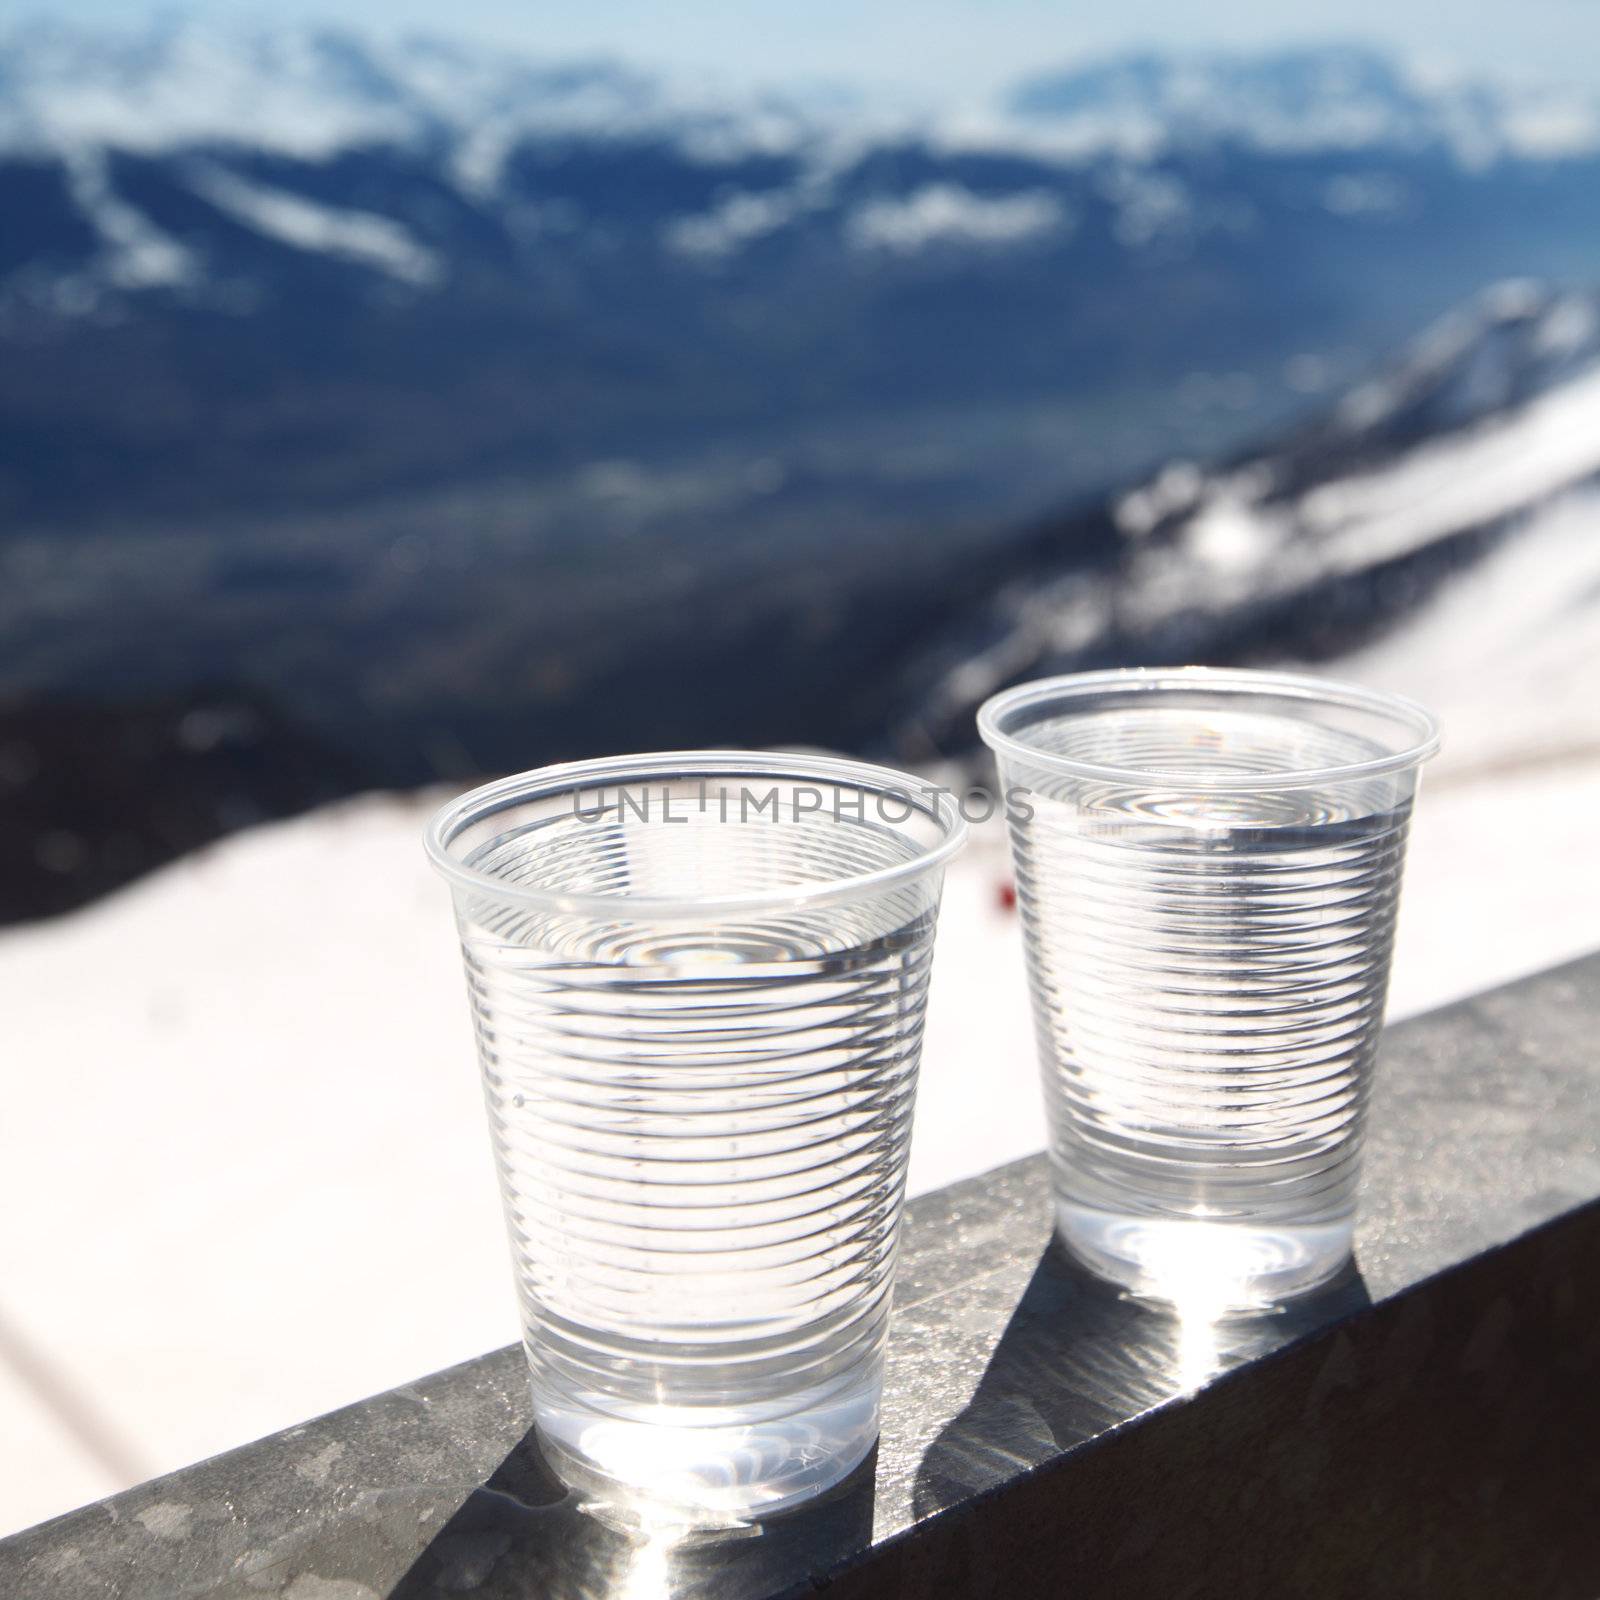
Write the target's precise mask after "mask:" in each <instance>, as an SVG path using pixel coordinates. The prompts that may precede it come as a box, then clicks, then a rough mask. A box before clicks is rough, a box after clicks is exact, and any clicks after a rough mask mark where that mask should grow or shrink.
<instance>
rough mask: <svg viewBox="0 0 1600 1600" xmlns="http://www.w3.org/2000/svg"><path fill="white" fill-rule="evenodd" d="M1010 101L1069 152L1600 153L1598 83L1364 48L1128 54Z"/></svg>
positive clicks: (1487, 158) (1480, 157)
mask: <svg viewBox="0 0 1600 1600" xmlns="http://www.w3.org/2000/svg"><path fill="white" fill-rule="evenodd" d="M1007 108H1008V110H1009V111H1010V112H1011V113H1012V114H1013V116H1015V117H1017V118H1018V119H1021V120H1023V121H1026V122H1031V123H1034V124H1036V125H1040V126H1045V127H1049V128H1050V129H1052V130H1053V131H1054V133H1055V135H1056V137H1057V140H1058V142H1059V145H1060V147H1061V148H1063V149H1069V150H1072V149H1076V150H1084V151H1092V150H1107V149H1115V150H1120V151H1122V152H1124V153H1126V154H1129V155H1144V156H1149V155H1152V154H1155V153H1156V152H1159V151H1161V150H1163V149H1171V148H1175V147H1183V146H1194V145H1199V144H1210V145H1219V144H1241V145H1248V146H1252V147H1254V148H1256V149H1259V150H1273V151H1281V152H1293V151H1299V152H1307V151H1318V150H1322V151H1326V150H1370V149H1374V148H1389V149H1396V150H1400V149H1411V150H1422V149H1435V150H1442V151H1447V152H1449V153H1450V154H1451V155H1453V156H1454V157H1455V158H1456V159H1458V160H1460V161H1462V162H1465V163H1467V164H1470V165H1478V164H1482V163H1485V162H1491V161H1495V160H1500V159H1504V158H1507V157H1518V156H1522V157H1536V158H1547V157H1560V156H1573V155H1581V154H1587V153H1591V152H1593V151H1594V150H1596V149H1597V148H1600V100H1597V98H1596V97H1595V96H1594V94H1593V93H1591V92H1589V91H1586V90H1581V89H1566V90H1562V89H1560V88H1558V87H1552V86H1551V85H1549V84H1537V85H1529V84H1516V83H1510V82H1506V83H1474V82H1470V81H1466V80H1463V79H1460V78H1457V77H1450V76H1444V75H1440V74H1437V73H1427V72H1422V71H1417V70H1407V69H1406V68H1404V67H1401V66H1399V65H1397V64H1395V63H1394V62H1391V61H1389V60H1387V59H1385V58H1384V57H1383V56H1381V55H1378V54H1376V53H1375V52H1373V51H1371V50H1365V49H1361V48H1359V47H1355V46H1337V45H1335V46H1327V47H1324V48H1321V49H1300V50H1284V51H1279V52H1275V53H1273V54H1270V55H1263V56H1240V55H1237V54H1233V55H1230V54H1221V53H1204V54H1194V55H1189V56H1185V57H1172V56H1162V55H1156V54H1150V53H1145V54H1139V55H1131V56H1126V57H1123V58H1121V59H1118V60H1115V61H1111V62H1107V63H1104V64H1097V65H1093V66H1089V67H1086V68H1082V69H1079V70H1076V71H1071V72H1065V73H1056V74H1049V75H1045V76H1041V77H1037V78H1034V79H1032V80H1030V81H1029V82H1027V83H1024V84H1022V85H1021V86H1020V87H1019V88H1018V89H1017V90H1016V91H1015V93H1014V94H1013V95H1012V96H1011V97H1010V100H1009V101H1008V107H1007Z"/></svg>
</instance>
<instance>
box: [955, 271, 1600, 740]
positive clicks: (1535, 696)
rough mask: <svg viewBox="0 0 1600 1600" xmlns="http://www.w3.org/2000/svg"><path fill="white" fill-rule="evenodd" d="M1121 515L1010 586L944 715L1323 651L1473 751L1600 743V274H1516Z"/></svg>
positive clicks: (1168, 472)
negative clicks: (1099, 681)
mask: <svg viewBox="0 0 1600 1600" xmlns="http://www.w3.org/2000/svg"><path fill="white" fill-rule="evenodd" d="M1105 515H1106V516H1107V518H1108V519H1109V523H1110V526H1111V528H1112V529H1114V532H1115V535H1116V549H1115V551H1114V554H1113V557H1112V559H1110V560H1109V561H1105V562H1102V563H1099V564H1094V565H1089V566H1084V565H1082V564H1081V563H1074V562H1072V561H1071V560H1069V559H1065V557H1064V559H1063V563H1062V570H1060V571H1059V572H1057V573H1056V574H1054V575H1052V574H1050V573H1049V572H1048V570H1047V569H1046V570H1044V571H1042V572H1040V573H1037V574H1034V575H1032V576H1031V577H1030V578H1029V580H1028V581H1026V582H1023V583H1019V584H1017V585H1015V586H1014V587H1012V588H1011V589H1009V590H1007V591H1006V592H1004V593H1002V594H1001V595H999V596H998V597H997V599H996V601H995V603H994V605H993V607H992V609H991V612H990V614H989V616H988V618H987V620H986V622H985V624H984V625H983V628H982V629H981V630H980V637H979V639H978V641H977V642H976V646H975V647H971V646H970V645H969V647H968V648H967V649H966V650H965V652H964V653H963V654H961V655H960V657H959V659H955V660H954V661H953V662H951V663H950V664H948V665H947V667H946V669H945V671H944V674H943V677H942V680H941V681H940V683H939V685H938V687H937V688H936V689H935V690H934V691H933V692H932V693H931V694H930V695H929V696H928V699H927V702H926V705H925V708H924V719H925V721H926V723H927V724H928V725H929V726H933V727H939V728H947V727H948V728H956V729H959V728H960V727H962V726H964V725H965V723H966V720H967V719H968V718H969V716H970V713H971V711H972V710H973V709H974V708H975V706H976V704H977V702H978V701H980V700H981V699H982V698H984V697H985V696H986V695H987V694H989V693H990V692H992V691H993V690H994V689H995V688H996V687H998V686H1000V685H1001V684H1002V683H1004V682H1007V681H1011V680H1014V679H1016V678H1020V677H1025V676H1031V675H1037V674H1039V673H1042V672H1045V671H1050V670H1068V669H1070V668H1072V667H1073V666H1076V665H1079V664H1084V663H1087V662H1090V661H1101V660H1105V659H1115V660H1126V659H1167V658H1170V657H1171V656H1172V653H1173V652H1177V653H1178V654H1179V655H1180V656H1182V657H1184V658H1189V659H1230V658H1235V657H1237V656H1239V655H1240V654H1241V653H1242V654H1244V655H1245V656H1246V657H1247V658H1250V659H1261V658H1263V657H1265V658H1268V659H1273V658H1276V659H1282V660H1288V661H1294V660H1303V659H1305V658H1306V657H1307V655H1308V654H1309V655H1310V656H1312V657H1313V658H1314V659H1316V660H1317V661H1318V662H1319V665H1320V666H1321V667H1322V669H1323V670H1328V671H1341V670H1342V671H1345V672H1346V673H1348V674H1350V675H1353V676H1357V677H1362V678H1368V679H1373V680H1375V681H1382V682H1386V683H1387V684H1388V685H1389V686H1390V687H1392V688H1394V689H1398V690H1404V691H1407V692H1409V693H1412V694H1414V695H1416V696H1417V697H1419V698H1423V699H1427V700H1430V701H1433V702H1435V703H1436V704H1438V705H1439V707H1440V709H1441V710H1443V711H1444V712H1445V714H1446V720H1447V724H1449V725H1451V730H1452V731H1451V736H1450V738H1449V740H1448V744H1447V749H1448V752H1449V753H1448V756H1447V759H1448V760H1449V761H1450V762H1451V763H1452V764H1458V763H1459V764H1466V765H1473V766H1493V765H1497V764H1504V763H1506V762H1508V761H1517V760H1521V759H1526V758H1528V757H1530V756H1533V755H1537V754H1540V753H1548V752H1571V751H1574V750H1578V751H1587V750H1590V749H1600V300H1597V299H1596V297H1594V296H1592V295H1587V294H1576V293H1554V292H1549V291H1544V290H1541V289H1539V288H1537V287H1535V286H1533V285H1531V284H1527V283H1514V284H1504V285H1501V286H1499V287H1498V288H1496V289H1494V290H1492V291H1490V292H1489V293H1488V294H1486V295H1485V296H1483V297H1482V299H1481V300H1480V301H1479V302H1477V303H1476V304H1475V305H1474V306H1473V307H1471V308H1469V309H1468V310H1466V311H1463V312H1462V313H1460V314H1458V315H1457V316H1455V317H1452V318H1451V319H1449V320H1448V321H1447V322H1446V323H1444V324H1442V325H1441V326H1440V327H1438V328H1436V329H1435V330H1434V331H1433V332H1432V333H1430V334H1429V335H1428V336H1427V337H1426V338H1424V339H1423V340H1421V341H1420V342H1419V344H1418V346H1417V347H1416V349H1415V350H1414V351H1413V352H1412V353H1411V354H1410V356H1409V357H1407V358H1406V359H1404V360H1403V361H1401V362H1400V363H1398V364H1397V365H1396V366H1395V367H1394V368H1393V369H1391V370H1390V371H1389V372H1388V373H1386V374H1385V375H1383V376H1381V377H1379V378H1375V379H1373V380H1371V381H1369V382H1367V383H1364V384H1362V385H1361V386H1359V387H1358V388H1356V389H1354V390H1353V391H1352V392H1351V393H1349V394H1348V395H1346V396H1345V397H1344V398H1343V400H1342V401H1341V402H1340V403H1339V404H1338V405H1337V406H1336V407H1335V408H1334V409H1333V410H1332V412H1331V413H1330V414H1329V415H1328V417H1327V418H1326V419H1325V420H1323V421H1321V422H1319V423H1316V424H1313V425H1311V426H1309V427H1307V428H1305V429H1303V430H1302V431H1301V432H1300V433H1299V434H1297V435H1296V436H1295V437H1293V438H1291V439H1290V440H1288V441H1286V442H1285V443H1284V444H1283V445H1282V446H1281V447H1279V448H1277V449H1275V450H1271V451H1268V452H1265V453H1263V454H1259V455H1254V456H1251V457H1249V458H1247V459H1245V460H1242V461H1240V462H1238V463H1236V464H1234V465H1233V466H1231V467H1228V468H1226V469H1223V470H1220V471H1214V472H1205V471H1202V470H1201V469H1200V468H1199V467H1197V466H1194V465H1192V464H1190V463H1184V462H1178V463H1173V464H1171V465H1169V466H1167V467H1166V468H1165V469H1164V470H1163V471H1162V472H1160V473H1159V474H1158V475H1156V476H1155V477H1154V478H1152V479H1150V480H1149V481H1147V482H1146V483H1144V484H1142V485H1140V486H1139V487H1137V488H1135V489H1133V490H1131V491H1129V492H1128V493H1126V494H1124V495H1121V496H1119V497H1118V498H1117V499H1116V500H1115V501H1114V502H1113V503H1112V504H1111V505H1110V506H1109V507H1108V508H1107V512H1106V513H1105ZM1070 548H1071V541H1070V540H1069V541H1068V549H1070ZM1352 595H1353V596H1357V597H1358V598H1359V602H1360V603H1359V604H1357V603H1355V602H1354V601H1352V599H1351V596H1352ZM1346 613H1348V616H1346V615H1345V614H1346ZM1330 631H1331V633H1332V635H1333V637H1334V647H1333V648H1332V649H1329V648H1327V647H1322V648H1318V649H1315V650H1310V649H1308V648H1307V644H1308V641H1310V640H1312V639H1325V638H1327V637H1328V635H1329V634H1330Z"/></svg>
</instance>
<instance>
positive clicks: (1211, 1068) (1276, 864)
mask: <svg viewBox="0 0 1600 1600" xmlns="http://www.w3.org/2000/svg"><path fill="white" fill-rule="evenodd" d="M978 724H979V728H980V730H981V732H982V734H983V737H984V739H985V741H986V742H987V743H988V744H989V745H990V747H991V748H992V749H993V750H994V752H995V754H996V757H997V760H998V763H999V767H1000V772H1001V778H1002V782H1003V785H1004V787H1005V789H1006V790H1007V792H1008V800H1009V805H1008V816H1009V825H1010V833H1011V844H1012V854H1013V860H1014V863H1015V867H1016V877H1017V897H1018V903H1019V907H1020V909H1021V913H1022V919H1023V930H1024V939H1025V947H1026V954H1027V962H1028V972H1029V979H1030V983H1031V987H1032V994H1033V1005H1034V1013H1035V1021H1036V1029H1037V1036H1038V1043H1039V1054H1040V1062H1041V1067H1042V1070H1043V1077H1044V1087H1045V1100H1046V1108H1047V1113H1048V1117H1049V1122H1050V1133H1051V1161H1052V1167H1053V1176H1054V1189H1055V1204H1056V1222H1057V1230H1058V1233H1059V1235H1060V1237H1061V1239H1062V1241H1063V1242H1064V1243H1065V1244H1066V1246H1067V1247H1068V1249H1069V1250H1071V1251H1072V1253H1073V1254H1075V1255H1076V1256H1078V1257H1079V1258H1080V1259H1081V1260H1082V1261H1083V1262H1084V1263H1086V1264H1087V1265H1088V1266H1089V1267H1090V1268H1092V1269H1093V1270H1095V1271H1096V1272H1098V1273H1100V1274H1102V1275H1103V1276H1105V1277H1108V1278H1110V1279H1112V1280H1114V1281H1116V1282H1118V1283H1120V1284H1122V1285H1124V1286H1126V1287H1127V1288H1130V1289H1132V1290H1134V1291H1135V1292H1137V1293H1140V1294H1146V1295H1150V1296H1153V1297H1155V1298H1159V1299H1163V1300H1169V1301H1177V1302H1180V1303H1183V1302H1189V1303H1193V1302H1197V1301H1198V1302H1201V1303H1203V1304H1205V1305H1207V1306H1208V1307H1210V1308H1211V1309H1214V1310H1223V1309H1230V1308H1237V1307H1250V1306H1259V1305H1264V1304H1269V1303H1271V1302H1273V1301H1275V1300H1277V1299H1279V1298H1281V1297H1283V1296H1286V1295H1290V1294H1293V1293H1297V1292H1300V1291H1303V1290H1306V1289H1309V1288H1311V1287H1313V1286H1314V1285H1316V1284H1318V1283H1321V1282H1322V1281H1324V1280H1326V1279H1327V1278H1329V1277H1331V1276H1333V1275H1334V1274H1335V1273H1337V1272H1338V1270H1339V1269H1340V1267H1341V1266H1342V1265H1343V1263H1344V1262H1345V1260H1346V1259H1347V1258H1348V1256H1349V1253H1350V1243H1351V1234H1352V1228H1353V1224H1354V1218H1355V1204H1356V1182H1357V1176H1358V1168H1359V1162H1360V1152H1361V1141H1362V1128H1363V1122H1364V1117H1365V1111H1366V1106H1367V1099H1368V1093H1369V1090H1370V1088H1371V1080H1372V1062H1373V1054H1374V1050H1375V1047H1376V1045H1377V1040H1378V1033H1379V1029H1380V1026H1381V1023H1382V1020H1383V1008H1384V998H1385V993H1386V990H1387V986H1388V978H1389V961H1390V953H1391V950H1392V947H1393V937H1394V925H1395V910H1396V905H1397V903H1398V899H1399V894H1400V877H1401V867H1402V863H1403V860H1404V856H1405V844H1406V829H1407V824H1408V822H1409V820H1410V816H1411V807H1412V801H1413V798H1414V796H1415V793H1416V787H1417V777H1418V769H1419V766H1420V764H1421V763H1422V762H1423V761H1424V760H1425V759H1426V758H1427V757H1429V756H1430V755H1432V754H1433V752H1434V751H1435V750H1436V749H1437V748H1438V727H1437V724H1436V722H1435V720H1434V718H1433V717H1432V716H1431V715H1430V714H1429V713H1428V712H1427V711H1425V710H1424V709H1423V708H1422V707H1420V706H1417V705H1413V704H1412V703H1411V702H1409V701H1406V700H1400V699H1397V698H1394V697H1391V696H1387V695H1382V694H1374V693H1371V692H1369V691H1367V690H1364V689H1357V688H1350V687H1346V686H1344V685H1340V684H1334V683H1324V682H1319V681H1317V680H1315V679H1312V678H1303V677H1295V676H1291V675H1288V674H1280V673H1269V672H1243V671H1240V672H1233V671H1207V670H1204V669H1200V668H1187V669H1182V670H1176V671H1156V670H1151V671H1128V672H1095V673H1085V674H1082V675H1079V676H1074V677H1065V678H1055V679H1050V680H1048V681H1044V682H1038V683H1030V684H1024V685H1022V686H1021V687H1020V688H1016V689H1012V690H1009V691H1008V692H1006V693H1003V694H1000V695H997V696H995V697H994V698H993V699H991V700H990V701H989V702H988V703H987V704H986V705H985V706H984V707H983V708H982V710H981V711H980V713H979V717H978Z"/></svg>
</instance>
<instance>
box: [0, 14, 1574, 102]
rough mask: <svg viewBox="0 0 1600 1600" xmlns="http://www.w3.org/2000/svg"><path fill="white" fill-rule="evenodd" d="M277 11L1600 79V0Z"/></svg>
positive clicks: (421, 23) (868, 64) (939, 80)
mask: <svg viewBox="0 0 1600 1600" xmlns="http://www.w3.org/2000/svg"><path fill="white" fill-rule="evenodd" d="M22 9H27V7H26V5H24V7H23V8H22ZM151 9H152V8H151V7H149V6H146V5H141V4H138V3H130V0H57V4H56V5H55V6H54V7H52V11H53V13H54V14H55V15H56V16H58V17H61V18H64V19H70V20H76V21H82V22H106V23H124V24H128V23H136V22H138V21H140V20H142V18H143V17H144V16H147V15H148V14H149V12H150V10H151ZM166 9H171V8H170V7H168V8H166ZM182 9H184V10H185V11H190V12H193V13H195V14H198V15H201V16H217V17H234V18H239V19H243V20H249V19H254V20H257V21H259V20H261V18H262V17H263V14H264V8H263V7H262V6H261V5H260V4H259V0H256V3H248V0H197V3H193V4H190V5H187V6H184V7H183V8H182ZM270 15H272V16H273V17H281V18H284V19H289V18H296V17H299V18H313V19H318V20H323V21H337V22H344V23H350V24H355V25H359V26H362V27H371V28H381V29H388V28H402V29H418V30H425V31H429V32H437V33H451V32H466V33H470V34H474V35H478V36H481V37H484V38H488V39H492V40H502V41H505V42H506V43H510V44H515V45H517V46H518V47H519V48H525V49H528V50H532V51H535V52H537V53H539V54H552V55H570V54H579V53H581V54H592V53H596V52H603V53H605V54H609V55H620V56H624V57H627V58H630V59H633V60H636V61H639V62H641V63H647V64H648V63H658V64H662V65H671V66H681V67H703V68H711V69H713V70H716V71H718V72H719V73H723V74H726V75H729V76H731V77H734V78H738V79H741V80H756V81H783V80H789V79H794V78H797V77H799V78H812V79H815V78H825V79H826V78H832V79H838V80H843V81H858V82H869V83H875V84H884V83H890V84H899V85H903V86H905V87H907V88H909V89H912V90H921V91H933V92H937V93H939V94H941V95H943V94H949V93H960V92H969V93H970V92H983V91H985V90H987V89H990V88H992V87H994V86H996V85H998V84H1002V83H1007V82H1011V81H1013V80H1015V79H1016V78H1018V77H1021V76H1024V75H1026V74H1027V73H1029V72H1031V71H1035V70H1038V69H1040V68H1047V67H1051V66H1055V65H1057V64H1059V63H1061V62H1064V61H1068V60H1072V59H1074V58H1082V57H1084V56H1090V55H1098V54H1103V53H1106V52H1108V51H1114V50H1119V49H1127V48H1131V47H1143V46H1151V45H1167V46H1174V47H1194V46H1201V47H1204V46H1226V47H1259V46H1263V45H1275V44H1288V43H1294V42H1316V41H1323V40H1327V39H1330V38H1338V39H1350V40H1366V41H1369V42H1372V43H1377V44H1382V45H1387V46H1389V47H1391V48H1393V49H1395V50H1397V51H1400V52H1402V53H1404V54H1406V55H1408V56H1411V57H1420V58H1422V59H1424V60H1426V61H1428V62H1430V63H1435V64H1438V65H1441V66H1452V67H1458V68H1462V69H1465V70H1467V71H1469V72H1473V73H1487V72H1506V71H1509V72H1513V73H1519V74H1531V75H1541V76H1554V77H1557V78H1560V79H1564V80H1568V81H1572V80H1577V81H1586V82H1590V83H1594V84H1597V85H1600V3H1596V0H1517V3H1515V4H1508V3H1505V0H1449V4H1448V6H1446V5H1445V4H1443V3H1439V0H1436V3H1434V4H1426V3H1419V0H1288V3H1286V0H1273V3H1262V0H1096V3H1093V4H1086V3H1083V0H1074V3H1071V4H1065V3H1060V0H1057V3H1050V0H987V3H985V0H745V3H744V4H718V3H716V0H588V3H587V4H584V3H580V0H560V3H550V0H546V3H538V0H522V3H520V4H519V3H517V0H450V3H449V4H447V5H441V4H440V3H439V0H278V3H277V4H274V5H273V6H272V7H271V10H270ZM1446 17H1448V21H1446V20H1445V19H1446Z"/></svg>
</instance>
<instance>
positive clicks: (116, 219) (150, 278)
mask: <svg viewBox="0 0 1600 1600" xmlns="http://www.w3.org/2000/svg"><path fill="white" fill-rule="evenodd" d="M66 167H67V183H68V186H69V188H70V190H71V193H72V198H73V200H74V201H75V202H76V203H77V206H78V209H79V210H80V211H81V212H82V213H83V215H84V216H85V217H86V218H87V219H88V220H89V222H90V223H91V225H92V226H93V227H94V230H95V232H96V233H98V234H99V236H100V241H101V249H102V259H101V261H100V263H99V266H100V270H101V271H103V272H104V274H105V276H106V279H107V280H108V281H109V282H111V283H113V284H115V285H116V286H117V287H118V288H121V289H157V288H178V287H181V286H182V285H184V284H187V283H190V282H192V281H193V280H194V278H195V276H196V263H195V261H194V258H193V256H192V255H191V254H190V252H189V251H188V250H186V249H185V248H184V247H183V246H182V245H181V244H179V243H178V241H177V240H176V239H172V238H169V237H168V236H167V235H166V234H164V233H163V232H162V231H161V230H160V229H159V228H157V227H156V226H155V224H154V223H152V222H150V221H149V220H148V219H147V218H146V217H145V216H144V215H143V214H142V213H141V212H139V211H137V210H135V208H134V207H133V206H131V205H129V204H128V203H127V202H126V201H125V200H122V199H121V198H119V197H118V196H117V195H116V194H115V193H114V192H113V191H112V189H111V185H110V183H109V182H108V180H107V177H106V169H105V159H104V157H103V156H102V155H100V154H98V153H97V152H94V151H89V150H75V151H73V152H72V153H71V154H70V155H69V157H68V158H67V163H66Z"/></svg>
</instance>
